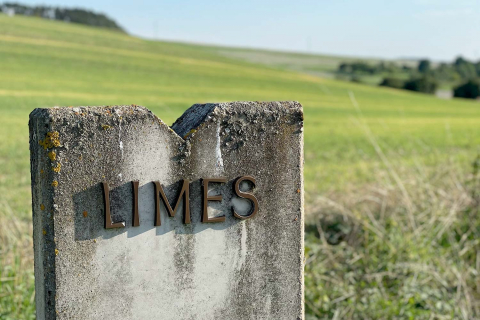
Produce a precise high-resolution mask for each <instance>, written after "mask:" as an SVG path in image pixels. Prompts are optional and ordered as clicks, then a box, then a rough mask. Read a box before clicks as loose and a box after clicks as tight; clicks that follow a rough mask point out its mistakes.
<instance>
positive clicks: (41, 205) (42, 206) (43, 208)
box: [40, 203, 45, 211]
mask: <svg viewBox="0 0 480 320" xmlns="http://www.w3.org/2000/svg"><path fill="white" fill-rule="evenodd" d="M40 210H42V211H43V210H45V206H44V205H43V203H42V204H40Z"/></svg>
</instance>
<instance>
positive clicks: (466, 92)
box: [453, 79, 480, 99]
mask: <svg viewBox="0 0 480 320" xmlns="http://www.w3.org/2000/svg"><path fill="white" fill-rule="evenodd" d="M453 96H454V97H459V98H467V99H477V98H478V97H480V80H479V79H471V80H468V81H467V82H466V83H464V84H462V85H460V86H458V87H456V88H455V90H454V91H453Z"/></svg>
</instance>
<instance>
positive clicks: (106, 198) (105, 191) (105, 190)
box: [102, 182, 125, 229]
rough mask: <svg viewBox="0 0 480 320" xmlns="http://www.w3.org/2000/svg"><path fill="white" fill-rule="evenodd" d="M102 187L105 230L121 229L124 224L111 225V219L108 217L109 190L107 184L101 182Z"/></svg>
mask: <svg viewBox="0 0 480 320" xmlns="http://www.w3.org/2000/svg"><path fill="white" fill-rule="evenodd" d="M102 186H103V202H104V210H105V229H113V228H123V227H125V222H124V221H122V222H117V223H112V217H111V215H110V188H109V187H108V183H107V182H102Z"/></svg>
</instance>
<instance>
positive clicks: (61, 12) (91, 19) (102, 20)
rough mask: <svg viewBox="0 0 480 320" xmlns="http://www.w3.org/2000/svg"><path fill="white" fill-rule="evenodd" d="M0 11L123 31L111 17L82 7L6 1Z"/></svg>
mask: <svg viewBox="0 0 480 320" xmlns="http://www.w3.org/2000/svg"><path fill="white" fill-rule="evenodd" d="M0 9H1V10H2V12H4V13H6V14H8V15H16V14H18V15H24V16H34V17H40V18H45V19H51V20H60V21H66V22H75V23H80V24H85V25H89V26H95V27H103V28H108V29H113V30H117V31H121V32H125V31H124V30H123V28H122V27H120V25H118V24H117V23H116V22H115V21H114V20H113V19H111V18H109V17H107V16H106V15H104V14H102V13H95V12H93V11H89V10H84V9H77V8H72V9H67V8H60V7H48V6H26V5H22V4H19V3H11V2H6V3H4V4H0Z"/></svg>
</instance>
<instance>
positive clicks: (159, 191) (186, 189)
mask: <svg viewBox="0 0 480 320" xmlns="http://www.w3.org/2000/svg"><path fill="white" fill-rule="evenodd" d="M153 183H154V185H155V226H160V225H161V224H162V223H161V221H160V196H162V200H163V204H164V205H165V207H166V208H167V211H168V215H169V216H170V217H174V216H175V212H177V209H178V206H179V205H180V200H181V198H182V196H183V195H184V194H185V196H184V197H183V198H184V199H183V207H184V210H185V214H184V216H183V223H186V224H188V223H190V222H191V219H190V198H189V197H190V181H188V180H183V186H182V190H180V193H179V195H178V198H177V202H176V203H175V208H174V209H173V210H172V207H171V206H170V202H168V199H167V196H166V195H165V192H164V191H163V188H162V186H161V185H160V182H158V181H154V182H153Z"/></svg>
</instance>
